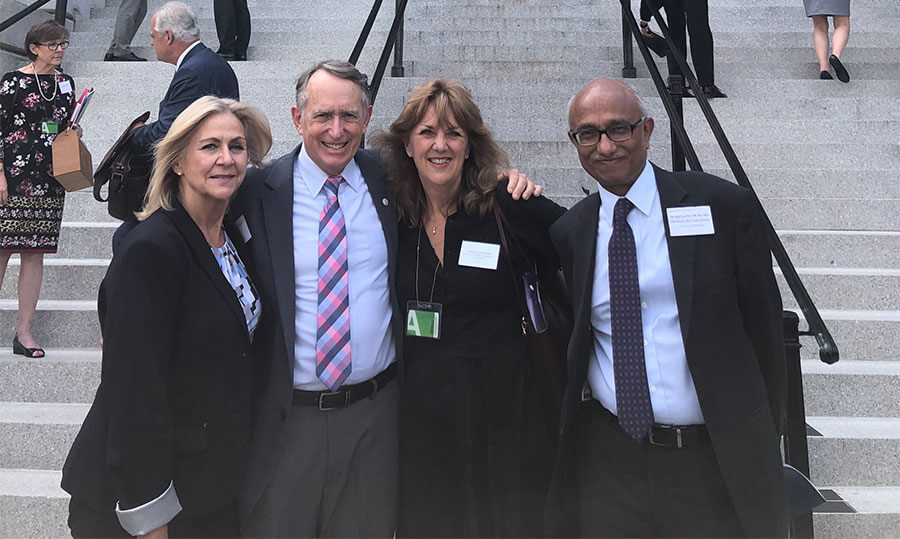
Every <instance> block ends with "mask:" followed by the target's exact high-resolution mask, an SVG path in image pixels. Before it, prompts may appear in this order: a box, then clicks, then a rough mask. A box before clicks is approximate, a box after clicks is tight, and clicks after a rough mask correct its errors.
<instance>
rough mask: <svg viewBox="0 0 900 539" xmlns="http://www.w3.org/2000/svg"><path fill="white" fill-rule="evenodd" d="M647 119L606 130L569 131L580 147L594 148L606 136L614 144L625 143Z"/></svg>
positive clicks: (613, 126)
mask: <svg viewBox="0 0 900 539" xmlns="http://www.w3.org/2000/svg"><path fill="white" fill-rule="evenodd" d="M645 119H646V116H644V117H643V118H641V119H640V120H638V121H636V122H634V123H633V124H613V125H611V126H609V127H607V128H606V129H594V128H591V127H589V128H586V129H580V130H578V131H569V136H570V137H572V138H573V139H574V140H575V143H576V144H578V145H579V146H593V145H594V144H597V143H598V142H600V137H601V136H603V134H606V136H607V137H609V140H611V141H613V142H625V141H626V140H628V139H629V138H631V135H632V133H634V128H635V127H637V126H639V125H640V124H641V122H643V121H644V120H645Z"/></svg>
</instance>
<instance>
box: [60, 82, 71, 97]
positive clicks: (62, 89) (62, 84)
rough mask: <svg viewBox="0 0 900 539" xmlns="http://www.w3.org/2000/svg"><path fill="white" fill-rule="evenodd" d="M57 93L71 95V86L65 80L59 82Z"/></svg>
mask: <svg viewBox="0 0 900 539" xmlns="http://www.w3.org/2000/svg"><path fill="white" fill-rule="evenodd" d="M59 91H60V92H62V93H64V94H71V93H72V84H70V83H69V81H67V80H64V81H60V83H59Z"/></svg>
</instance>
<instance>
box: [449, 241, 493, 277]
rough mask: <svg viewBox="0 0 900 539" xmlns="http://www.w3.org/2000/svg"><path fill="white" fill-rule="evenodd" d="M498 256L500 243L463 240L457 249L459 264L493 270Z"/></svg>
mask: <svg viewBox="0 0 900 539" xmlns="http://www.w3.org/2000/svg"><path fill="white" fill-rule="evenodd" d="M499 258H500V245H498V244H496V243H482V242H480V241H469V240H463V242H462V247H461V248H460V250H459V265H460V266H469V267H470V268H481V269H489V270H495V269H497V260H498V259H499Z"/></svg>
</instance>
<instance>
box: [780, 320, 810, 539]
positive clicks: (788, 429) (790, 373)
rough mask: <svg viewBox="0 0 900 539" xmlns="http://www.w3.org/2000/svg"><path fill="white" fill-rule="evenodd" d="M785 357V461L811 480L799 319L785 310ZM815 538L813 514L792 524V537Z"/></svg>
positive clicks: (804, 516)
mask: <svg viewBox="0 0 900 539" xmlns="http://www.w3.org/2000/svg"><path fill="white" fill-rule="evenodd" d="M783 327H784V356H785V361H787V383H788V394H787V417H786V418H785V428H784V460H785V462H787V463H788V464H790V465H791V466H793V467H794V468H797V470H798V471H799V472H800V473H802V474H803V475H805V476H806V477H809V448H808V446H807V440H806V406H805V405H804V403H803V373H802V372H801V370H800V331H799V327H800V317H799V316H797V313H795V312H793V311H784V319H783ZM812 536H813V516H812V513H811V512H810V513H806V514H803V515H800V516H798V517H796V518H795V519H793V520H792V521H791V537H792V538H795V537H804V538H805V537H809V538H811V537H812Z"/></svg>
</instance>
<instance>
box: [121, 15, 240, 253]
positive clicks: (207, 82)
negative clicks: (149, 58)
mask: <svg viewBox="0 0 900 539" xmlns="http://www.w3.org/2000/svg"><path fill="white" fill-rule="evenodd" d="M150 44H151V45H153V49H154V50H155V51H156V57H157V59H158V60H159V61H160V62H166V63H168V64H173V65H175V75H174V76H173V77H172V82H171V83H169V89H168V91H166V95H165V97H163V100H162V101H160V103H159V115H158V117H157V118H156V121H155V122H150V123H148V124H146V125H142V126H140V127H138V128H137V130H136V131H135V132H134V134H133V135H132V137H131V146H132V148H133V149H135V150H136V151H138V152H141V153H145V154H149V153H151V152H152V151H153V144H154V143H156V141H158V140H161V139H162V138H163V137H164V136H166V133H168V132H169V127H170V126H171V125H172V122H174V121H175V118H177V117H178V115H179V114H181V113H182V111H184V109H186V108H188V106H189V105H190V104H191V103H193V102H194V101H196V100H197V99H200V98H201V97H203V96H205V95H214V96H216V97H228V98H231V99H240V92H239V91H238V82H237V77H236V76H235V75H234V70H232V69H231V66H230V65H228V62H226V61H225V60H223V59H222V58H221V57H220V56H219V55H218V54H216V53H215V52H213V51H212V50H211V49H209V48H208V47H207V46H206V45H204V44H203V43H201V42H200V28H199V27H198V26H197V14H196V13H195V12H194V10H193V9H191V8H190V7H189V6H187V5H185V4H182V3H181V2H166V3H165V4H163V5H162V6H161V7H160V8H159V10H158V11H157V12H156V13H154V14H153V18H152V19H150ZM135 226H137V220H136V219H130V220H128V221H125V222H123V223H122V225H121V226H119V228H118V229H116V232H115V233H114V234H113V238H112V249H113V254H115V253H116V251H118V247H119V245H120V244H121V243H122V241H123V240H124V239H125V236H127V235H128V233H129V232H131V230H132V229H133V228H134V227H135Z"/></svg>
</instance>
